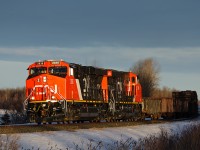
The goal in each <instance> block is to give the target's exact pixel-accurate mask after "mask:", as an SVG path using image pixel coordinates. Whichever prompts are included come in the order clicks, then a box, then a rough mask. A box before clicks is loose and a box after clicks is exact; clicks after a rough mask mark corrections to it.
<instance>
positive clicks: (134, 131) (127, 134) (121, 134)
mask: <svg viewBox="0 0 200 150" xmlns="http://www.w3.org/2000/svg"><path fill="white" fill-rule="evenodd" d="M199 123H200V118H198V119H196V120H194V121H179V122H175V123H165V124H153V125H152V124H150V125H139V126H128V127H116V128H103V129H97V128H93V129H80V130H76V131H74V132H73V131H51V132H42V133H24V134H17V135H18V136H20V140H19V143H20V145H21V147H23V149H38V148H39V149H41V150H45V149H51V148H52V149H66V148H68V149H76V146H77V145H78V146H79V148H82V149H88V147H89V146H92V147H94V146H95V145H98V144H99V142H101V147H102V149H114V148H115V144H116V142H117V141H126V140H127V139H130V138H131V139H133V140H138V139H139V138H143V137H146V136H149V135H152V134H158V133H159V132H160V130H161V128H162V129H164V130H167V131H169V132H180V131H181V130H182V129H184V128H185V127H186V126H189V125H191V124H199Z"/></svg>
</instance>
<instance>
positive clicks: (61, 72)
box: [49, 66, 67, 77]
mask: <svg viewBox="0 0 200 150" xmlns="http://www.w3.org/2000/svg"><path fill="white" fill-rule="evenodd" d="M49 74H51V75H55V76H59V77H65V76H66V75H67V67H64V66H59V67H49Z"/></svg>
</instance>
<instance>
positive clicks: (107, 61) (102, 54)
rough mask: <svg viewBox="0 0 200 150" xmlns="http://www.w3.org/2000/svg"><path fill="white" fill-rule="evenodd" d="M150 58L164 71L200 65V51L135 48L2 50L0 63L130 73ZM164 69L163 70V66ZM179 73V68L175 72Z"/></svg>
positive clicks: (32, 48)
mask: <svg viewBox="0 0 200 150" xmlns="http://www.w3.org/2000/svg"><path fill="white" fill-rule="evenodd" d="M147 57H152V58H154V59H156V60H157V61H158V62H159V63H160V64H161V65H163V68H168V69H169V68H170V67H171V68H172V70H175V69H173V68H174V67H179V68H180V69H184V66H182V65H185V67H190V68H189V69H192V68H191V67H192V66H193V68H194V67H197V66H198V65H200V61H199V58H200V47H187V48H162V47H161V48H132V47H117V46H116V47H104V46H99V47H80V48H68V47H66V48H65V47H22V48H19V47H18V48H0V60H7V61H20V62H30V63H32V62H34V61H37V60H44V59H64V60H66V61H68V62H73V63H80V64H84V65H93V64H91V63H93V62H94V61H96V62H97V63H98V64H97V65H99V66H101V67H109V68H114V69H122V70H124V69H126V70H127V69H128V68H130V67H131V66H132V65H133V64H134V63H135V62H137V61H138V60H141V59H145V58H147ZM161 67H162V66H161ZM176 69H178V68H176Z"/></svg>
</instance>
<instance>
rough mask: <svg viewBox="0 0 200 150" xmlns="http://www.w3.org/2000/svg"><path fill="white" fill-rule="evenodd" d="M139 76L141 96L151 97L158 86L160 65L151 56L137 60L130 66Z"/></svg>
mask: <svg viewBox="0 0 200 150" xmlns="http://www.w3.org/2000/svg"><path fill="white" fill-rule="evenodd" d="M130 70H131V71H133V72H134V73H136V74H137V75H138V76H139V81H140V84H141V85H142V94H143V97H151V96H152V95H153V92H154V90H155V89H156V88H157V87H158V83H159V79H160V77H159V72H160V65H159V64H158V62H157V61H155V60H154V59H153V58H146V59H144V60H139V61H138V62H136V64H135V65H133V66H132V67H131V68H130Z"/></svg>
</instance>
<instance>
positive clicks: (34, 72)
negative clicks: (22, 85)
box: [30, 67, 47, 77]
mask: <svg viewBox="0 0 200 150" xmlns="http://www.w3.org/2000/svg"><path fill="white" fill-rule="evenodd" d="M43 73H47V68H46V67H38V68H37V67H35V68H31V69H30V76H31V77H33V76H37V75H39V74H43Z"/></svg>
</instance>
